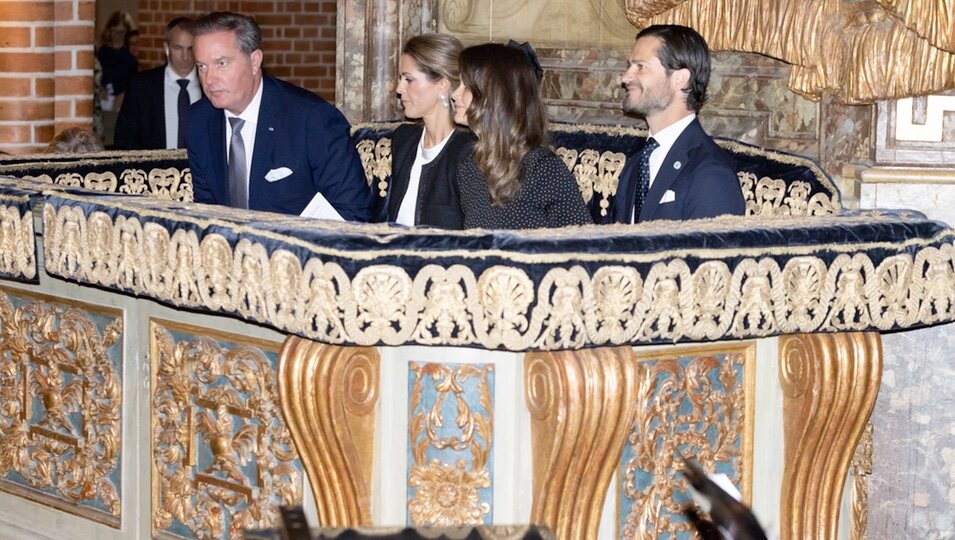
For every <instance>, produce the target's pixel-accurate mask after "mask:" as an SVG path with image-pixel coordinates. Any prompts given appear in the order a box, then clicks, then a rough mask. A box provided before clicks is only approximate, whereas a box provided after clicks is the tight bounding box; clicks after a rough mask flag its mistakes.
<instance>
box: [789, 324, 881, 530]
mask: <svg viewBox="0 0 955 540" xmlns="http://www.w3.org/2000/svg"><path fill="white" fill-rule="evenodd" d="M881 375H882V341H881V338H880V337H879V334H877V333H874V332H864V333H862V332H844V333H838V334H798V335H793V336H783V337H781V338H780V340H779V382H780V384H781V385H782V389H783V429H784V439H783V440H784V447H785V461H784V463H785V465H784V468H783V486H782V489H781V494H782V499H781V501H780V523H781V529H780V531H781V535H782V539H783V540H795V539H799V540H803V539H806V540H815V539H818V540H831V539H835V538H836V537H837V533H838V530H839V510H840V504H841V502H842V489H843V484H844V483H845V480H846V473H847V472H848V471H849V467H850V465H851V464H852V459H853V454H854V453H855V452H856V447H857V445H858V443H859V440H860V438H861V437H862V435H863V431H864V429H865V426H866V423H867V422H868V420H869V415H870V414H871V413H872V408H873V407H874V406H875V399H876V396H877V395H878V391H879V381H880V379H881Z"/></svg>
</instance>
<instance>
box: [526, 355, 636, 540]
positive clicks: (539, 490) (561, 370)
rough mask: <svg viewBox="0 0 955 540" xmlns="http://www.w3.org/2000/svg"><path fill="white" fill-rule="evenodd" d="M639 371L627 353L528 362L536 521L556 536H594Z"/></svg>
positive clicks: (633, 401) (632, 406)
mask: <svg viewBox="0 0 955 540" xmlns="http://www.w3.org/2000/svg"><path fill="white" fill-rule="evenodd" d="M637 370H638V366H637V361H636V355H635V354H634V352H633V349H632V348H630V347H613V348H610V347H606V348H598V349H589V350H582V351H560V352H533V353H527V354H526V355H525V357H524V395H525V399H526V401H527V408H528V409H529V410H530V414H531V448H532V451H533V455H534V465H533V469H534V470H533V486H534V488H533V502H532V507H531V522H532V523H544V524H546V525H547V526H548V527H550V528H551V530H552V531H554V533H555V535H556V536H557V538H561V539H564V540H576V539H580V540H586V539H590V538H596V537H597V532H598V530H599V529H600V515H601V513H602V511H603V503H604V497H605V495H606V493H607V487H608V486H609V484H610V480H611V478H612V477H613V473H614V471H615V469H616V467H617V464H618V463H619V461H620V454H621V451H622V450H623V445H624V443H625V442H626V440H627V435H628V434H629V433H630V426H631V424H632V423H633V420H634V415H635V414H636V408H637ZM554 471H560V472H561V474H553V472H554Z"/></svg>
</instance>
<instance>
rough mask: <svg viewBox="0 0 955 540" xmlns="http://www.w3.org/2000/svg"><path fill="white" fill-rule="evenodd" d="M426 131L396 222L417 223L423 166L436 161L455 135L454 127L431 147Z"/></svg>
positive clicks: (412, 167)
mask: <svg viewBox="0 0 955 540" xmlns="http://www.w3.org/2000/svg"><path fill="white" fill-rule="evenodd" d="M426 133H427V129H422V130H421V138H420V139H419V140H418V151H417V153H416V155H415V159H414V164H412V165H411V175H410V177H409V178H408V189H407V190H406V191H405V196H404V198H402V199H401V206H399V207H398V215H397V216H396V217H395V223H400V224H402V225H407V226H409V227H414V225H415V222H414V219H415V213H416V210H417V209H418V188H419V187H420V185H421V167H423V166H424V165H426V164H428V163H431V162H432V161H434V158H436V157H438V154H440V153H441V150H442V149H444V145H445V144H447V142H448V141H449V140H451V135H454V130H453V129H452V130H451V132H450V133H448V136H447V137H445V138H444V140H443V141H441V142H439V143H438V144H436V145H434V146H432V147H431V148H425V147H424V136H425V134H426Z"/></svg>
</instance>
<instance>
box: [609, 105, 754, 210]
mask: <svg viewBox="0 0 955 540" xmlns="http://www.w3.org/2000/svg"><path fill="white" fill-rule="evenodd" d="M636 167H637V159H636V153H634V154H633V155H631V156H630V157H629V158H628V159H627V164H626V165H625V166H624V168H623V171H621V172H620V183H619V184H618V185H617V194H616V197H615V198H614V203H613V212H612V215H613V220H614V221H615V222H617V223H630V214H631V213H632V212H633V199H634V196H635V194H636V188H637V186H636V181H635V180H634V178H633V176H634V169H635V168H636ZM745 210H746V203H745V202H744V200H743V191H742V190H741V189H740V187H739V180H738V179H737V177H736V165H735V162H734V161H733V158H731V157H730V156H729V154H727V153H726V152H725V151H724V150H723V149H722V148H720V147H719V146H718V145H717V144H716V143H715V142H713V139H712V138H711V137H710V136H709V135H707V134H706V132H705V131H703V127H702V126H700V122H699V120H697V119H694V120H693V122H691V123H690V125H688V126H687V127H686V129H685V130H683V133H681V134H680V136H679V137H678V138H677V140H676V142H675V143H674V144H673V146H672V147H671V148H670V152H669V153H668V154H667V155H666V157H665V158H664V159H663V164H662V165H661V166H660V170H659V172H657V176H656V178H654V180H653V184H651V185H650V191H648V192H647V198H646V201H645V202H644V203H643V209H642V210H641V211H640V216H639V218H638V219H636V220H635V221H638V222H640V221H649V220H653V219H672V220H686V219H701V218H708V217H715V216H719V215H723V214H737V215H742V214H743V213H744V212H745Z"/></svg>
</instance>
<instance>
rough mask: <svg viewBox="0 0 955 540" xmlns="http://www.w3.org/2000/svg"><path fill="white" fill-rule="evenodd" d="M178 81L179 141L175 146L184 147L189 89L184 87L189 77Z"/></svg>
mask: <svg viewBox="0 0 955 540" xmlns="http://www.w3.org/2000/svg"><path fill="white" fill-rule="evenodd" d="M176 82H177V83H179V104H178V107H177V108H178V109H179V142H178V143H177V146H176V148H185V147H186V114H187V113H188V112H189V91H188V90H186V87H187V86H189V79H179V80H177V81H176Z"/></svg>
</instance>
